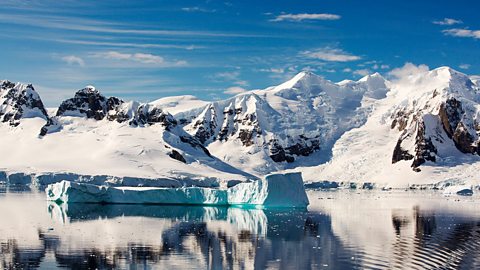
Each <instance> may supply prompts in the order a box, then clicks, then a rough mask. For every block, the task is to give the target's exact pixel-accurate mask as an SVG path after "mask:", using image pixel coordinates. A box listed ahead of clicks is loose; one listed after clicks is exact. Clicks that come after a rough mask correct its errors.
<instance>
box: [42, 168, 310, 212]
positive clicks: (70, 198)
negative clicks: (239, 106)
mask: <svg viewBox="0 0 480 270" xmlns="http://www.w3.org/2000/svg"><path fill="white" fill-rule="evenodd" d="M45 192H46V195H47V199H48V200H49V201H55V202H57V203H124V204H186V205H218V206H226V205H235V206H245V207H259V208H263V207H270V208H276V207H307V206H308V204H309V201H308V197H307V194H306V192H305V189H304V187H303V180H302V177H301V174H300V173H286V174H270V175H267V176H265V177H264V178H262V179H261V180H257V181H253V182H245V183H240V184H237V185H235V186H233V187H230V188H228V189H215V188H202V187H180V188H158V187H114V186H105V185H100V186H99V185H93V184H86V183H79V182H71V181H66V180H64V181H61V182H59V183H54V184H50V185H48V186H47V188H46V189H45Z"/></svg>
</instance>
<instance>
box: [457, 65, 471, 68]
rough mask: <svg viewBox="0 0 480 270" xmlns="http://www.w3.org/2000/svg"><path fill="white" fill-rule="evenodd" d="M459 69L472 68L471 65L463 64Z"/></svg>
mask: <svg viewBox="0 0 480 270" xmlns="http://www.w3.org/2000/svg"><path fill="white" fill-rule="evenodd" d="M458 67H459V68H461V69H469V68H470V67H471V65H470V64H461V65H459V66H458Z"/></svg>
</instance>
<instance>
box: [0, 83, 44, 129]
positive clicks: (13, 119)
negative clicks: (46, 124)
mask: <svg viewBox="0 0 480 270" xmlns="http://www.w3.org/2000/svg"><path fill="white" fill-rule="evenodd" d="M33 117H40V118H43V119H45V120H46V119H48V115H47V111H46V110H45V107H44V106H43V103H42V100H41V99H40V96H39V95H38V93H37V92H36V91H35V89H34V88H33V86H32V85H31V84H28V85H26V84H21V83H12V82H10V81H0V121H1V122H8V123H9V124H10V126H18V125H19V124H20V119H22V118H33Z"/></svg>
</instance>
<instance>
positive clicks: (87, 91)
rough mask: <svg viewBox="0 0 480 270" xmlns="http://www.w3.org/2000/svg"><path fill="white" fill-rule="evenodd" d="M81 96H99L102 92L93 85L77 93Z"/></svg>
mask: <svg viewBox="0 0 480 270" xmlns="http://www.w3.org/2000/svg"><path fill="white" fill-rule="evenodd" d="M77 93H80V94H99V93H100V92H99V91H98V90H97V89H96V88H95V86H93V85H87V86H85V87H84V88H83V89H80V90H78V91H77Z"/></svg>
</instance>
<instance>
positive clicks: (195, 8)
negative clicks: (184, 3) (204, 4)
mask: <svg viewBox="0 0 480 270" xmlns="http://www.w3.org/2000/svg"><path fill="white" fill-rule="evenodd" d="M182 11H185V12H203V13H213V12H216V11H217V10H216V9H207V8H201V7H183V8H182Z"/></svg>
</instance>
